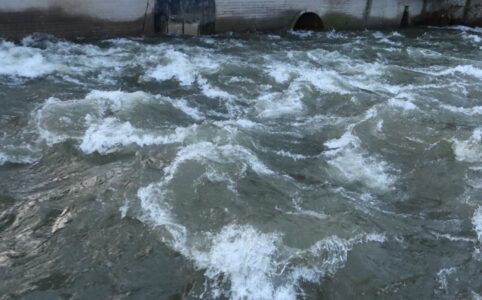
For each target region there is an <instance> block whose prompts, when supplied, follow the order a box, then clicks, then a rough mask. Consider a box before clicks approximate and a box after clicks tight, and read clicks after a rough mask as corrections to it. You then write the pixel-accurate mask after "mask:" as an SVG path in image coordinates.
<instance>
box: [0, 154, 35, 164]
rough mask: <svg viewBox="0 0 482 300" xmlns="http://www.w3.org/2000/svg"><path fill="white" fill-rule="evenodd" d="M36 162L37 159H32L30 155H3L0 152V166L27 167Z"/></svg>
mask: <svg viewBox="0 0 482 300" xmlns="http://www.w3.org/2000/svg"><path fill="white" fill-rule="evenodd" d="M37 160H38V157H34V156H32V155H24V154H15V153H5V152H3V151H1V150H0V166H3V165H5V164H8V163H11V164H22V165H28V164H32V163H34V162H36V161H37Z"/></svg>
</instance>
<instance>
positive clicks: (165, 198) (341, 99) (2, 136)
mask: <svg viewBox="0 0 482 300" xmlns="http://www.w3.org/2000/svg"><path fill="white" fill-rule="evenodd" d="M0 103H1V106H0V126H1V128H2V130H1V133H0V141H1V143H0V240H1V243H0V299H11V298H12V299H17V298H22V299H481V296H479V295H480V294H482V254H481V252H480V251H481V240H482V30H480V29H469V28H464V27H456V28H447V29H437V28H422V29H417V30H410V31H403V32H398V33H397V32H373V31H364V32H325V33H320V34H309V33H301V34H294V33H291V34H288V35H286V36H276V35H249V36H236V35H233V36H216V37H203V38H191V39H187V38H186V39H183V38H166V39H116V40H105V41H99V42H94V43H91V42H85V43H72V42H67V41H62V40H55V39H53V38H50V37H30V38H27V39H25V40H24V41H23V43H22V44H18V45H15V44H12V43H9V42H5V41H3V42H0Z"/></svg>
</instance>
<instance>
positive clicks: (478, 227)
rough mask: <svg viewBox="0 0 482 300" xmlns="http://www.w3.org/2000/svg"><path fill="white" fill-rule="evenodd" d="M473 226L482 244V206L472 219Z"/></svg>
mask: <svg viewBox="0 0 482 300" xmlns="http://www.w3.org/2000/svg"><path fill="white" fill-rule="evenodd" d="M472 224H473V225H474V230H475V232H476V233H477V238H478V239H479V241H480V242H482V206H479V208H477V210H476V211H475V213H474V216H473V217H472Z"/></svg>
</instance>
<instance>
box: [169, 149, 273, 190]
mask: <svg viewBox="0 0 482 300" xmlns="http://www.w3.org/2000/svg"><path fill="white" fill-rule="evenodd" d="M186 161H223V162H231V163H235V162H239V161H243V162H244V163H245V164H247V165H248V166H249V167H251V169H252V170H253V171H255V172H256V173H258V174H261V175H273V174H275V173H274V172H273V171H272V170H270V169H269V168H268V167H267V166H266V165H265V164H264V163H262V162H261V161H260V160H259V159H258V158H257V157H256V155H255V154H254V153H252V152H251V151H250V150H248V149H246V148H244V147H242V146H240V145H232V144H228V145H222V146H217V145H215V144H213V143H211V142H200V143H196V144H191V145H188V146H186V147H184V148H182V149H181V150H180V151H179V152H178V154H177V156H176V159H175V160H174V161H173V163H172V164H170V165H169V166H168V167H166V169H165V172H166V181H167V182H168V181H170V180H172V179H173V178H174V176H175V174H176V172H177V170H178V169H179V168H180V166H181V165H182V164H183V163H185V162H186Z"/></svg>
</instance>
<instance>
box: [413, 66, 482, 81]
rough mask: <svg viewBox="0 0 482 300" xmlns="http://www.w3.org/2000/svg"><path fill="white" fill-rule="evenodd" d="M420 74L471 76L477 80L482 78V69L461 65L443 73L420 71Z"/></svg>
mask: <svg viewBox="0 0 482 300" xmlns="http://www.w3.org/2000/svg"><path fill="white" fill-rule="evenodd" d="M418 71H419V72H422V73H425V74H429V75H433V76H447V75H456V74H459V75H469V76H472V77H475V78H476V79H480V78H482V69H480V68H477V67H474V66H473V65H459V66H456V67H452V68H444V69H443V70H441V71H432V70H418Z"/></svg>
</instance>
